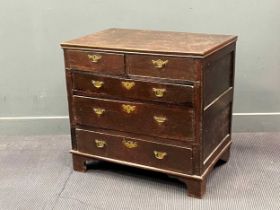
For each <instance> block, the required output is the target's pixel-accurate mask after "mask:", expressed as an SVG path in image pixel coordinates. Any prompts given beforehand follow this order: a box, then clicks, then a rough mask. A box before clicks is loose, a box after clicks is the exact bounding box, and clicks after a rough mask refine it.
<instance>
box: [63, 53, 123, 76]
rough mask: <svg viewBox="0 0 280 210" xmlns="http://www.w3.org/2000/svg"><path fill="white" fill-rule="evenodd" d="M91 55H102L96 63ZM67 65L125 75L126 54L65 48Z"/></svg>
mask: <svg viewBox="0 0 280 210" xmlns="http://www.w3.org/2000/svg"><path fill="white" fill-rule="evenodd" d="M89 55H98V56H102V57H101V58H100V60H98V61H97V62H96V63H94V62H92V61H91V59H90V58H89V57H88V56H89ZM65 56H66V67H67V68H69V69H79V70H81V71H91V72H102V73H108V74H113V75H124V71H125V70H124V55H123V54H113V53H100V52H96V51H80V50H65Z"/></svg>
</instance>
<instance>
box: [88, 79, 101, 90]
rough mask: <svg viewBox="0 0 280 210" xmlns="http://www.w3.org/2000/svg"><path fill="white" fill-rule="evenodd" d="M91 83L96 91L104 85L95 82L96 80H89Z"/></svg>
mask: <svg viewBox="0 0 280 210" xmlns="http://www.w3.org/2000/svg"><path fill="white" fill-rule="evenodd" d="M91 83H92V84H93V86H94V87H96V88H97V89H98V88H101V87H102V86H103V84H104V82H103V81H97V80H91Z"/></svg>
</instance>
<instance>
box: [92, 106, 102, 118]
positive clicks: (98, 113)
mask: <svg viewBox="0 0 280 210" xmlns="http://www.w3.org/2000/svg"><path fill="white" fill-rule="evenodd" d="M93 111H94V112H95V114H96V115H97V116H98V117H100V116H101V115H103V114H104V112H105V109H103V108H97V107H95V108H93Z"/></svg>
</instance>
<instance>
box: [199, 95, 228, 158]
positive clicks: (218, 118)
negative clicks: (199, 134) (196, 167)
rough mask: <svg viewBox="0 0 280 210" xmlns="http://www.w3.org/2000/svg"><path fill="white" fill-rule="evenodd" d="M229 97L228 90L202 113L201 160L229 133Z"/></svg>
mask: <svg viewBox="0 0 280 210" xmlns="http://www.w3.org/2000/svg"><path fill="white" fill-rule="evenodd" d="M231 98H232V91H229V92H228V93H227V94H225V95H224V96H223V97H222V98H221V99H220V100H218V101H217V102H216V103H214V104H213V105H212V106H211V107H209V108H208V109H207V110H205V111H204V113H203V129H202V130H203V135H204V136H203V142H202V145H203V146H202V147H203V160H205V159H206V158H207V157H208V155H210V153H211V152H212V151H213V150H214V149H215V147H217V146H218V144H219V143H220V142H221V141H222V140H223V139H224V138H225V136H227V135H229V134H230V127H229V126H230V121H229V119H230V115H231V112H230V107H231Z"/></svg>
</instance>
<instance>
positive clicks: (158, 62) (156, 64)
mask: <svg viewBox="0 0 280 210" xmlns="http://www.w3.org/2000/svg"><path fill="white" fill-rule="evenodd" d="M167 63H168V60H161V59H157V60H152V64H153V65H154V67H155V68H157V69H162V68H163V67H165V66H166V65H167Z"/></svg>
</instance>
